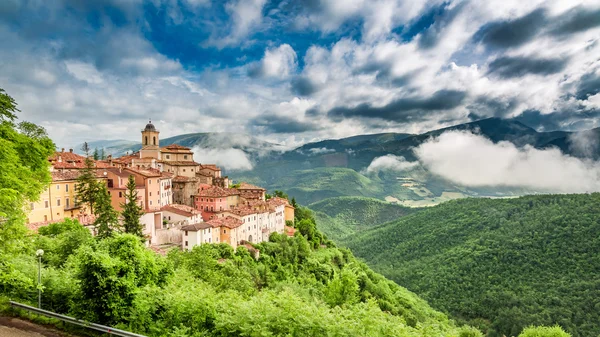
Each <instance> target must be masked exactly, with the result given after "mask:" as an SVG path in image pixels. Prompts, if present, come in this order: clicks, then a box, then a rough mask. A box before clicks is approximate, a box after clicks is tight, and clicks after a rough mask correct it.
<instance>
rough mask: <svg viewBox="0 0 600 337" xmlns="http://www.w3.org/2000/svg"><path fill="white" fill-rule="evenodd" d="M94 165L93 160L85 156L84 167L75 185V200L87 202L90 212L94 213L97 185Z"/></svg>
mask: <svg viewBox="0 0 600 337" xmlns="http://www.w3.org/2000/svg"><path fill="white" fill-rule="evenodd" d="M94 166H95V165H94V161H93V160H91V159H90V158H85V167H84V168H83V169H82V170H81V174H80V175H79V177H77V185H75V193H77V201H78V202H81V203H84V204H87V206H88V207H89V208H90V212H91V213H92V214H94V213H95V206H96V196H97V195H98V186H99V184H98V181H97V180H96V172H95V167H94Z"/></svg>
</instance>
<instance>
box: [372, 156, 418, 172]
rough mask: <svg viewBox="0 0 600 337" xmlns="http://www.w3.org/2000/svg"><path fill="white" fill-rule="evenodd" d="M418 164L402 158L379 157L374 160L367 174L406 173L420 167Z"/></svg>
mask: <svg viewBox="0 0 600 337" xmlns="http://www.w3.org/2000/svg"><path fill="white" fill-rule="evenodd" d="M418 165H419V163H418V162H409V161H407V160H406V158H404V157H402V156H395V155H393V154H388V155H385V156H381V157H377V158H375V159H373V161H372V162H371V164H369V167H367V170H366V171H367V173H372V172H379V171H398V172H400V171H406V170H410V169H413V168H415V167H416V166H418Z"/></svg>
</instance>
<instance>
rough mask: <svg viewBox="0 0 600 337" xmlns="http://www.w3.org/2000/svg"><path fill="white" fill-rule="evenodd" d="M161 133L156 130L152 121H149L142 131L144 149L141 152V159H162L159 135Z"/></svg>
mask: <svg viewBox="0 0 600 337" xmlns="http://www.w3.org/2000/svg"><path fill="white" fill-rule="evenodd" d="M159 133H160V132H159V131H158V130H156V127H154V124H152V121H151V120H150V121H148V124H146V127H145V128H144V129H143V130H142V149H141V150H140V157H141V158H148V157H151V158H156V159H160V147H159V139H158V134H159Z"/></svg>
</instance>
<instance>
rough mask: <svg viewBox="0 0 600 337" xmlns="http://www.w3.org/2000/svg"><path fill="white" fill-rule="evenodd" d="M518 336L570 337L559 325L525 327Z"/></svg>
mask: <svg viewBox="0 0 600 337" xmlns="http://www.w3.org/2000/svg"><path fill="white" fill-rule="evenodd" d="M519 337H571V335H570V334H568V333H566V332H565V331H564V330H563V329H562V328H561V327H559V326H554V327H544V326H540V327H533V326H532V327H529V328H525V329H524V330H523V332H521V334H520V335H519Z"/></svg>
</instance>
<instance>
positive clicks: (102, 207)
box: [94, 183, 119, 239]
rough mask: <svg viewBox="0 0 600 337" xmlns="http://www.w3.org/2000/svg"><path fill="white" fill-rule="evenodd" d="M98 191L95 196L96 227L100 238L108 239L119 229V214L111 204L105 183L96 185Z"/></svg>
mask: <svg viewBox="0 0 600 337" xmlns="http://www.w3.org/2000/svg"><path fill="white" fill-rule="evenodd" d="M96 185H97V190H96V196H95V202H96V208H95V211H96V212H95V214H96V220H95V221H94V226H95V227H96V230H97V231H98V237H99V238H101V239H104V238H107V237H109V236H111V235H112V233H113V232H114V231H115V230H116V229H118V227H119V213H118V212H117V211H115V209H114V208H113V207H112V205H111V204H110V194H108V189H107V188H106V185H105V184H103V183H96Z"/></svg>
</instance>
